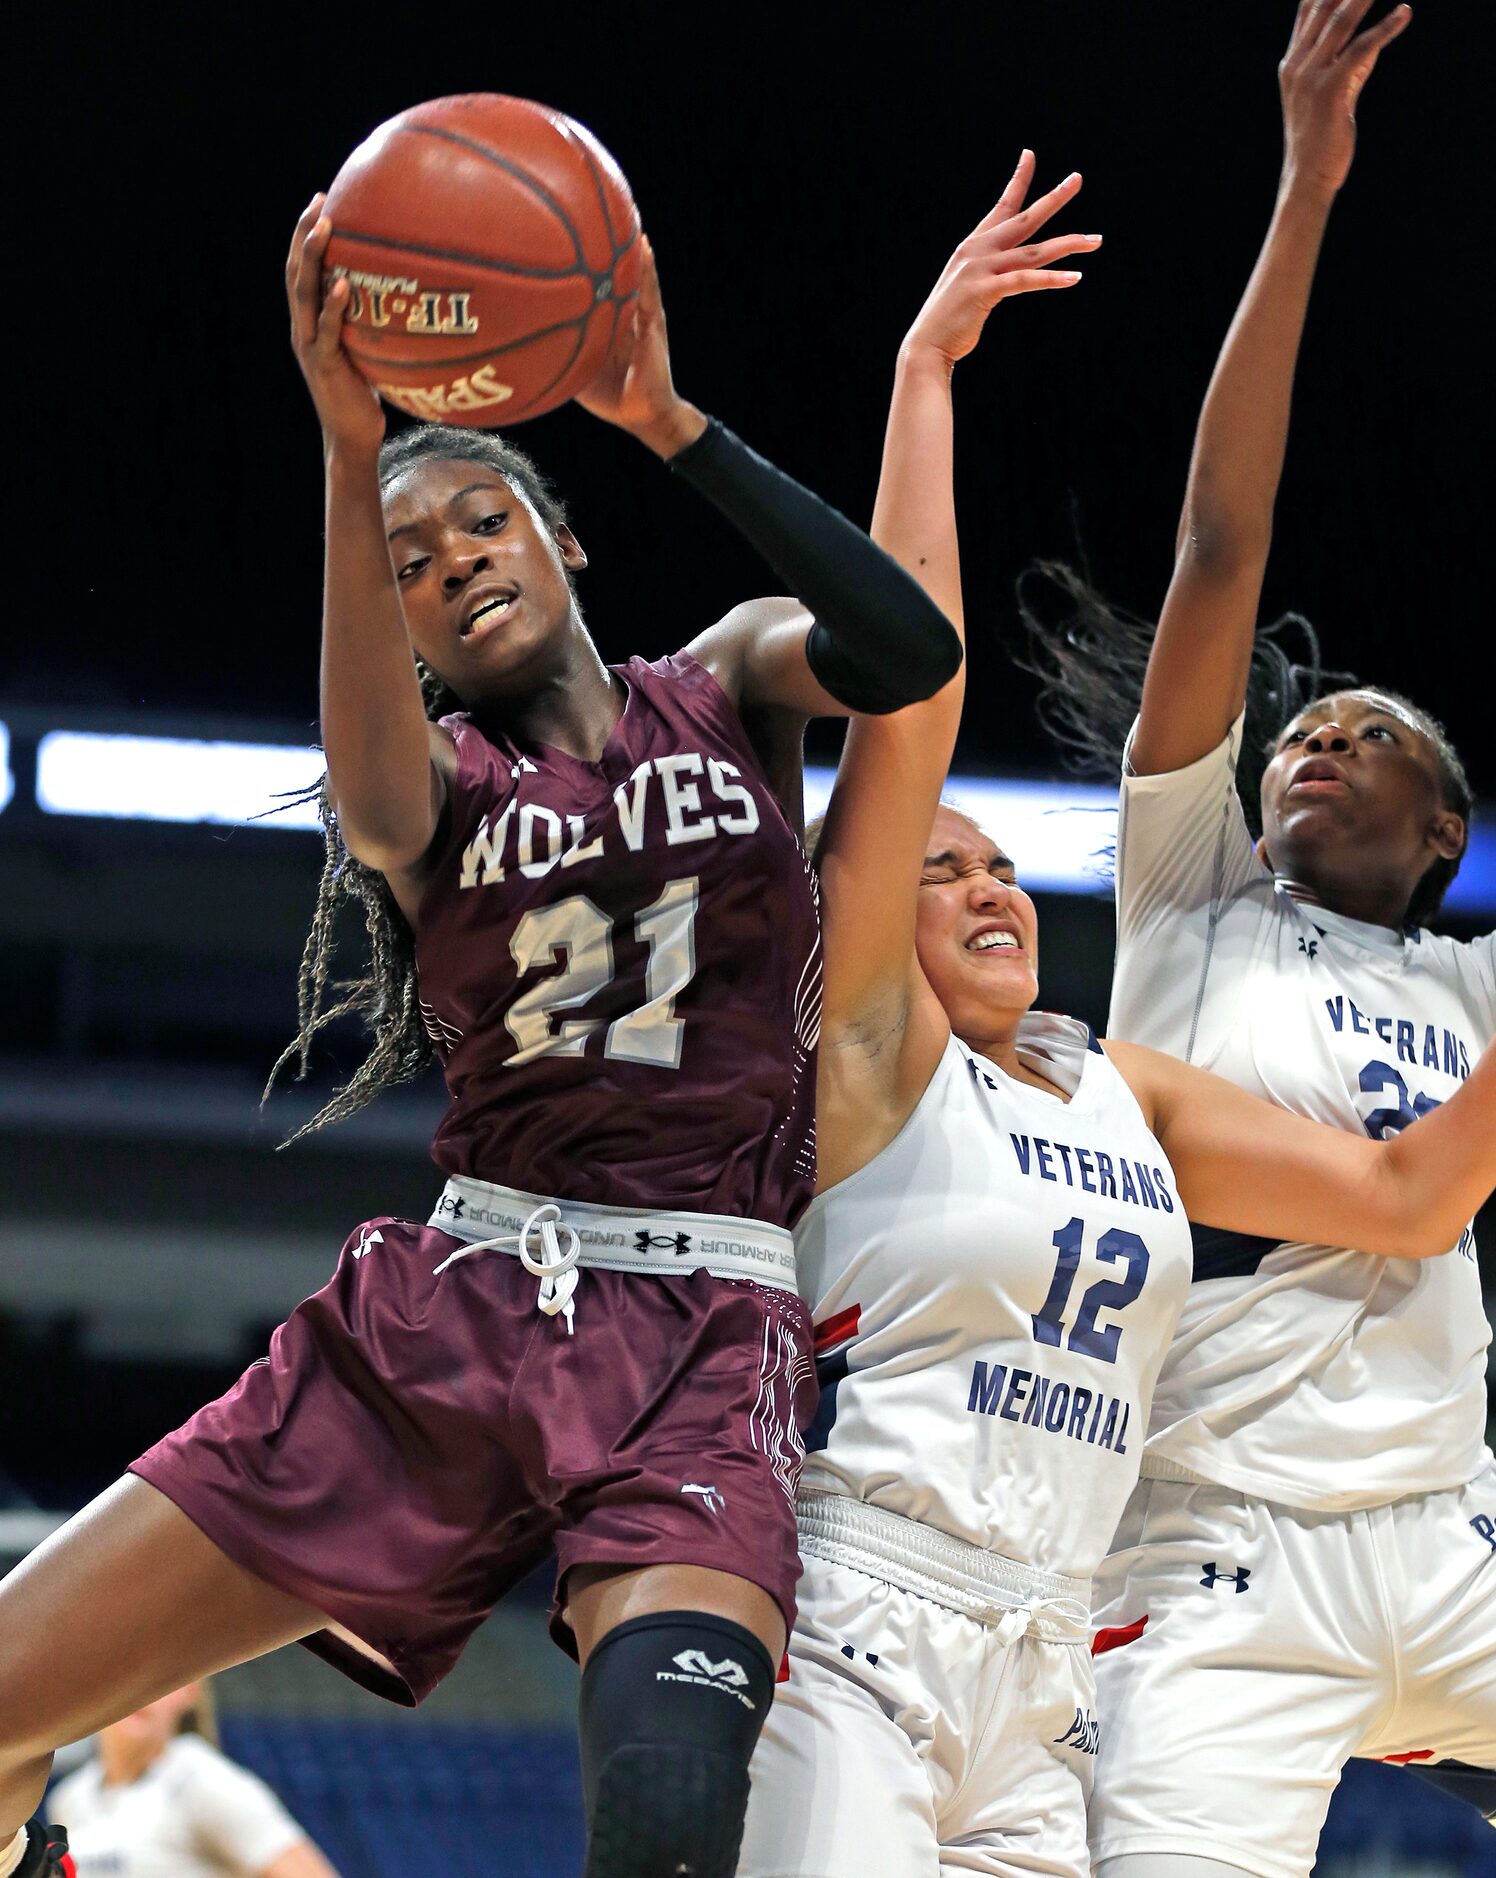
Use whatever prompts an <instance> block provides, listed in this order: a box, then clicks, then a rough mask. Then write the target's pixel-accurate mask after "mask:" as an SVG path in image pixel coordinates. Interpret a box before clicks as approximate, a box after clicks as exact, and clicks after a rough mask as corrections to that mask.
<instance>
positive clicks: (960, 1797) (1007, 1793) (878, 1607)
mask: <svg viewBox="0 0 1496 1878" xmlns="http://www.w3.org/2000/svg"><path fill="white" fill-rule="evenodd" d="M1093 1687H1094V1682H1093V1677H1092V1674H1091V1656H1090V1649H1089V1645H1088V1642H1084V1641H1083V1642H1072V1643H1051V1642H1047V1641H1043V1640H1041V1639H1040V1638H1039V1637H1038V1636H1036V1635H1034V1634H1033V1633H1032V1632H1030V1633H1029V1634H1028V1635H1024V1636H1019V1637H1018V1638H1017V1639H1016V1640H1015V1641H1013V1642H1010V1643H1007V1644H1004V1643H1002V1642H1001V1641H1000V1640H999V1638H998V1635H997V1633H996V1632H995V1631H994V1630H993V1629H992V1628H991V1627H990V1626H989V1625H986V1624H983V1623H982V1622H980V1621H979V1620H978V1619H976V1618H974V1617H968V1616H965V1615H963V1614H962V1613H960V1612H957V1611H952V1610H947V1609H946V1608H945V1607H944V1606H942V1605H940V1604H936V1603H933V1602H932V1601H931V1600H930V1599H928V1598H923V1597H917V1596H915V1595H914V1594H913V1593H912V1592H908V1591H901V1590H898V1589H897V1588H895V1587H894V1586H892V1585H889V1584H886V1583H884V1582H883V1581H882V1580H881V1579H878V1578H872V1577H869V1576H868V1575H867V1574H865V1573H863V1572H861V1571H857V1570H854V1569H853V1568H852V1567H850V1566H845V1565H833V1564H829V1563H827V1562H826V1561H824V1560H822V1559H817V1558H807V1559H806V1560H805V1566H804V1571H803V1573H802V1576H801V1579H800V1588H799V1616H798V1618H797V1620H796V1623H795V1631H794V1635H793V1637H792V1638H791V1640H790V1650H789V1680H788V1681H787V1682H782V1683H781V1684H780V1685H779V1687H778V1689H777V1690H776V1691H775V1696H774V1706H773V1708H772V1709H771V1711H770V1713H769V1719H768V1722H767V1723H766V1724H765V1727H764V1732H763V1734H762V1736H761V1737H760V1739H759V1743H758V1748H757V1750H756V1752H755V1754H754V1757H753V1764H752V1768H751V1774H752V1779H753V1790H752V1794H751V1796H750V1798H749V1802H748V1822H747V1826H746V1828H745V1831H744V1835H743V1851H742V1856H741V1859H740V1862H739V1865H738V1874H739V1878H937V1874H939V1873H943V1872H981V1873H986V1874H997V1875H1000V1878H1019V1875H1020V1874H1022V1878H1035V1875H1036V1874H1042V1875H1043V1878H1088V1874H1089V1873H1090V1869H1091V1862H1090V1855H1089V1853H1088V1852H1087V1850H1086V1797H1087V1794H1088V1792H1089V1790H1090V1785H1091V1769H1092V1766H1093V1764H1094V1758H1095V1749H1096V1723H1095V1701H1094V1696H1093Z"/></svg>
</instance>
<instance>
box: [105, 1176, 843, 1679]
mask: <svg viewBox="0 0 1496 1878" xmlns="http://www.w3.org/2000/svg"><path fill="white" fill-rule="evenodd" d="M538 1207H544V1212H545V1214H546V1215H547V1216H549V1217H550V1218H551V1220H552V1221H553V1224H552V1230H551V1232H550V1234H549V1235H548V1236H547V1235H543V1234H541V1233H540V1232H539V1231H538V1230H536V1229H535V1228H534V1227H533V1226H531V1227H530V1230H529V1233H528V1237H527V1240H526V1246H527V1252H528V1254H529V1264H528V1266H527V1265H526V1264H525V1263H522V1262H521V1259H520V1258H519V1257H518V1256H517V1255H516V1249H515V1240H514V1239H513V1238H510V1239H509V1242H508V1247H507V1249H506V1248H505V1246H504V1244H503V1242H502V1241H497V1242H496V1241H492V1240H489V1239H487V1238H484V1237H483V1235H484V1234H486V1233H489V1232H491V1231H492V1228H493V1226H494V1225H496V1224H500V1225H502V1224H504V1223H506V1222H508V1221H509V1220H511V1219H512V1220H514V1221H515V1222H516V1223H518V1224H519V1225H520V1226H521V1227H522V1228H524V1227H526V1226H528V1225H529V1222H530V1218H531V1216H532V1215H533V1210H534V1209H535V1208H538ZM557 1207H558V1208H559V1213H560V1219H559V1221H556V1220H555V1212H556V1208H553V1207H550V1206H547V1205H545V1203H543V1202H542V1201H541V1200H540V1199H538V1198H537V1197H536V1196H533V1195H523V1194H517V1193H511V1192H509V1191H508V1190H507V1189H502V1188H494V1187H488V1186H485V1185H483V1184H481V1183H479V1182H474V1181H452V1182H449V1183H448V1187H447V1191H446V1193H445V1194H444V1196H443V1200H442V1204H441V1207H440V1208H439V1209H438V1214H437V1215H434V1216H433V1219H435V1218H437V1217H440V1218H442V1219H444V1220H446V1221H447V1222H449V1223H450V1225H451V1226H452V1227H454V1228H455V1232H454V1231H451V1230H442V1229H439V1228H437V1227H436V1226H435V1225H434V1224H429V1225H427V1226H424V1227H422V1226H417V1225H414V1224H412V1223H411V1222H410V1221H408V1220H396V1219H375V1220H370V1221H369V1222H368V1223H367V1224H365V1225H363V1226H360V1227H359V1228H358V1229H357V1231H356V1232H354V1233H353V1235H352V1236H351V1237H350V1239H349V1240H348V1242H347V1244H346V1245H345V1246H344V1247H343V1252H342V1256H341V1258H340V1259H339V1261H338V1267H337V1270H336V1272H335V1274H334V1276H333V1278H332V1281H331V1283H330V1284H328V1285H327V1286H326V1287H325V1288H324V1289H323V1290H321V1291H319V1292H317V1293H316V1294H315V1295H314V1296H313V1297H310V1298H308V1299H307V1300H306V1302H305V1303H304V1304H301V1305H298V1306H297V1308H296V1309H295V1310H294V1311H293V1312H292V1313H291V1315H290V1317H289V1318H288V1319H287V1320H286V1322H285V1323H284V1324H282V1325H281V1327H280V1328H279V1329H278V1330H277V1331H276V1333H275V1335H274V1337H273V1338H272V1339H271V1344H270V1354H269V1355H268V1356H265V1357H261V1358H260V1359H259V1360H258V1361H256V1362H254V1363H252V1364H251V1365H250V1367H249V1368H248V1369H247V1370H246V1371H245V1372H244V1374H243V1376H241V1377H240V1379H239V1381H238V1382H237V1383H236V1384H235V1385H234V1387H233V1388H232V1389H230V1390H229V1392H228V1393H227V1395H224V1396H221V1397H220V1398H219V1400H218V1401H216V1402H212V1403H209V1405H208V1406H207V1407H206V1408H204V1409H202V1410H200V1411H199V1413H198V1414H196V1415H194V1416H193V1418H192V1419H191V1421H189V1422H187V1423H186V1424H185V1425H184V1426H183V1427H181V1428H179V1429H178V1430H177V1431H176V1433H175V1434H171V1435H168V1436H167V1437H166V1439H165V1440H164V1441H160V1442H158V1443H157V1444H156V1446H155V1447H153V1448H152V1449H150V1451H149V1452H148V1453H146V1454H144V1455H142V1456H141V1458H140V1459H139V1460H138V1461H136V1462H135V1464H134V1467H133V1469H132V1471H133V1472H134V1473H136V1474H138V1475H139V1476H140V1477H141V1478H142V1479H143V1480H146V1481H148V1482H149V1483H150V1484H151V1485H152V1486H153V1487H156V1488H157V1489H159V1491H160V1492H162V1493H164V1494H166V1495H167V1497H168V1498H169V1499H171V1500H172V1501H174V1502H175V1504H176V1505H177V1506H179V1507H180V1508H181V1510H182V1511H183V1512H184V1513H185V1514H186V1515H187V1516H188V1518H189V1519H191V1520H192V1521H193V1522H194V1524H196V1525H197V1526H199V1527H200V1528H201V1529H202V1530H203V1532H205V1533H206V1534H207V1535H208V1537H209V1538H210V1539H212V1540H213V1542H214V1543H215V1544H216V1545H218V1546H219V1547H220V1548H221V1549H222V1550H223V1551H224V1552H226V1553H227V1554H228V1555H229V1557H230V1558H232V1559H234V1560H235V1561H236V1562H237V1563H239V1564H240V1565H243V1566H244V1567H245V1568H246V1569H247V1570H249V1571H252V1572H254V1573H256V1574H257V1575H258V1576H259V1577H261V1578H264V1579H266V1580H268V1581H269V1582H270V1583H271V1584H274V1585H278V1586H279V1587H280V1588H281V1589H282V1590H284V1591H287V1592H289V1593H290V1594H291V1595H292V1596H293V1597H297V1598H300V1599H302V1600H303V1601H304V1602H306V1603H308V1604H310V1605H312V1606H313V1607H314V1608H315V1609H317V1610H319V1611H321V1612H323V1613H324V1614H325V1615H326V1616H327V1617H328V1618H329V1619H330V1620H332V1622H333V1623H334V1624H335V1625H337V1626H339V1627H340V1628H341V1629H342V1630H343V1631H345V1632H347V1633H348V1638H346V1639H345V1638H344V1637H340V1636H339V1635H338V1634H337V1632H335V1631H332V1630H327V1631H322V1632H319V1633H318V1634H317V1635H316V1636H315V1637H311V1638H308V1639H307V1642H308V1644H309V1646H310V1647H311V1648H313V1649H315V1650H316V1651H317V1652H318V1653H319V1654H320V1655H323V1656H325V1657H327V1658H328V1659H329V1660H330V1661H332V1662H334V1663H335V1664H336V1665H337V1666H338V1667H339V1668H340V1669H342V1670H343V1671H344V1672H345V1673H346V1674H348V1675H350V1676H352V1677H353V1678H354V1679H355V1680H356V1681H359V1682H362V1683H363V1684H364V1685H365V1686H366V1687H368V1688H371V1689H374V1690H376V1691H377V1692H378V1693H379V1694H381V1695H386V1696H389V1697H390V1698H391V1699H392V1700H395V1701H399V1702H405V1703H414V1702H418V1701H420V1700H421V1698H422V1697H423V1696H425V1695H427V1694H429V1693H430V1691H431V1690H432V1689H433V1688H434V1687H435V1686H436V1684H437V1683H438V1682H439V1681H440V1680H441V1678H442V1677H443V1676H444V1675H445V1674H446V1672H447V1671H448V1670H449V1669H450V1668H451V1667H452V1665H453V1663H455V1662H456V1660H457V1658H458V1656H459V1655H460V1653H461V1651H462V1647H463V1645H464V1643H465V1642H466V1641H467V1639H468V1637H469V1636H470V1635H471V1633H472V1632H473V1630H475V1629H476V1628H477V1626H478V1625H479V1624H480V1623H481V1622H482V1621H483V1619H484V1618H485V1617H486V1616H487V1615H488V1613H489V1611H490V1610H491V1609H492V1608H493V1606H494V1604H495V1603H496V1602H497V1601H498V1600H499V1599H500V1598H501V1597H502V1596H503V1595H504V1593H505V1592H506V1591H508V1590H509V1589H510V1588H511V1587H512V1586H513V1585H514V1584H515V1583H517V1581H518V1580H519V1579H521V1578H522V1577H524V1576H525V1575H526V1574H527V1573H528V1572H529V1571H530V1570H531V1569H532V1568H533V1567H534V1566H535V1565H536V1564H537V1563H539V1562H540V1561H541V1560H542V1559H544V1558H545V1557H546V1556H547V1555H548V1553H550V1552H551V1551H552V1550H554V1551H555V1553H556V1555H557V1560H558V1567H559V1570H558V1577H557V1603H556V1607H555V1608H554V1609H553V1611H552V1618H551V1625H552V1634H553V1635H554V1636H555V1638H556V1640H557V1642H558V1643H560V1644H561V1645H562V1647H563V1648H564V1649H567V1650H569V1651H570V1652H571V1653H572V1654H575V1650H576V1646H575V1642H574V1640H573V1638H572V1635H571V1631H570V1628H569V1627H568V1626H567V1625H566V1624H565V1622H564V1619H563V1618H562V1616H561V1614H560V1613H561V1611H562V1609H563V1608H564V1601H565V1577H566V1574H567V1572H569V1571H570V1570H571V1568H572V1567H573V1566H575V1565H604V1566H612V1567H617V1568H620V1569H632V1568H637V1567H640V1566H648V1565H662V1564H685V1565H705V1566H710V1567H712V1568H713V1569H715V1570H718V1571H725V1572H733V1573H736V1574H737V1575H738V1576H739V1577H741V1578H746V1579H748V1580H750V1581H751V1582H752V1583H754V1584H756V1585H759V1586H761V1587H762V1588H763V1589H764V1590H765V1591H767V1592H768V1593H769V1595H770V1596H771V1597H772V1598H773V1599H774V1600H775V1602H776V1603H777V1604H778V1605H779V1607H780V1609H781V1610H782V1611H783V1613H784V1618H785V1622H786V1624H787V1625H789V1626H791V1627H793V1623H794V1615H795V1597H794V1593H795V1582H796V1579H797V1577H798V1575H799V1569H800V1563H799V1557H798V1554H797V1550H796V1538H795V1514H794V1491H795V1485H796V1481H797V1478H798V1474H799V1469H800V1463H801V1461H802V1459H803V1457H804V1446H803V1443H802V1439H801V1431H802V1429H803V1428H804V1427H805V1426H806V1424H807V1423H808V1420H809V1417H810V1415H811V1413H812V1411H813V1408H814V1401H815V1384H814V1374H813V1369H812V1365H811V1359H810V1354H809V1351H810V1336H809V1326H808V1321H807V1318H806V1313H805V1308H804V1306H803V1305H802V1304H801V1302H800V1299H799V1298H798V1296H797V1295H796V1294H795V1292H794V1290H793V1289H792V1288H791V1286H790V1285H789V1284H788V1283H787V1282H786V1277H785V1272H784V1265H785V1261H786V1259H787V1258H788V1259H789V1260H790V1262H791V1266H792V1259H793V1254H792V1252H791V1251H790V1250H789V1235H788V1234H787V1233H784V1232H783V1231H781V1230H780V1229H778V1228H775V1227H769V1226H763V1225H761V1224H759V1223H757V1222H754V1221H745V1220H723V1219H714V1218H709V1217H707V1216H704V1215H699V1214H684V1215H681V1214H670V1215H659V1216H643V1217H638V1216H635V1215H633V1214H632V1213H626V1212H624V1211H623V1210H622V1209H613V1208H603V1207H578V1206H573V1205H571V1204H570V1203H568V1202H565V1201H562V1202H559V1203H557ZM474 1213H476V1214H479V1215H481V1217H480V1218H477V1219H475V1218H473V1217H471V1215H472V1214H474ZM573 1233H575V1235H576V1236H575V1237H573V1236H572V1234H573ZM463 1235H466V1237H464V1236H463ZM475 1239H476V1240H477V1241H478V1243H477V1244H476V1245H475V1244H472V1243H471V1241H473V1240H475ZM558 1245H559V1247H560V1249H561V1251H562V1253H563V1254H566V1255H567V1257H566V1258H563V1260H562V1263H567V1262H568V1261H569V1260H570V1259H572V1258H574V1257H575V1255H578V1254H579V1258H575V1262H572V1263H571V1264H570V1269H569V1270H567V1271H565V1272H564V1273H562V1274H561V1275H560V1276H559V1277H557V1276H555V1275H552V1276H546V1275H545V1272H544V1270H537V1267H542V1268H544V1267H549V1266H554V1265H556V1263H557V1248H558ZM437 1267H441V1268H442V1269H441V1270H440V1271H439V1272H438V1270H437ZM748 1270H757V1271H760V1272H764V1273H766V1274H767V1281H765V1279H764V1278H760V1277H749V1276H744V1275H740V1274H742V1273H744V1272H746V1271H748ZM724 1274H727V1275H724ZM573 1283H574V1284H575V1291H574V1294H572V1293H571V1292H570V1286H571V1284H573ZM562 1292H565V1293H567V1296H566V1297H565V1300H564V1302H565V1306H566V1309H565V1311H564V1312H563V1310H562V1308H561V1305H560V1303H558V1294H560V1293H562ZM546 1294H548V1295H549V1302H548V1303H545V1304H541V1299H542V1296H543V1295H546ZM548 1312H550V1313H553V1314H547V1313H548ZM349 1639H353V1640H356V1644H355V1642H353V1641H350V1640H349ZM358 1645H361V1646H362V1648H360V1647H357V1646H358ZM370 1652H372V1653H373V1655H372V1656H371V1655H370ZM375 1658H377V1659H380V1660H377V1661H376V1660H375Z"/></svg>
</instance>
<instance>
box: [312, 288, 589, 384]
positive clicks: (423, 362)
mask: <svg viewBox="0 0 1496 1878" xmlns="http://www.w3.org/2000/svg"><path fill="white" fill-rule="evenodd" d="M596 310H597V309H596V308H595V307H588V309H587V311H586V312H585V313H578V314H574V315H573V316H572V318H571V319H569V320H557V322H556V323H555V325H554V326H537V327H536V329H535V331H534V332H533V333H525V334H524V335H523V336H522V337H521V338H519V339H507V340H505V342H504V344H503V345H501V346H485V347H484V348H483V350H482V351H481V352H459V353H457V354H456V355H455V356H454V357H452V358H450V359H434V358H432V357H431V356H430V354H429V353H428V354H427V356H426V357H425V358H424V359H387V358H385V357H383V355H382V354H380V353H378V352H365V351H362V350H361V349H360V348H359V347H358V346H356V345H350V344H349V343H348V341H349V334H350V332H351V333H354V334H356V333H357V331H358V328H357V327H356V326H355V327H351V328H350V327H348V326H345V327H344V328H343V349H344V351H345V352H347V353H348V354H349V355H350V356H351V357H352V358H354V359H356V360H357V361H358V363H359V364H360V365H369V366H373V367H375V368H376V369H378V370H381V371H391V372H430V371H443V372H444V371H446V369H447V367H448V366H449V365H481V364H482V363H483V361H484V360H486V359H497V358H499V357H501V356H502V355H503V354H504V353H506V352H517V351H518V350H519V348H520V347H521V346H528V345H529V344H531V342H532V341H534V340H536V339H549V338H550V337H551V336H552V335H553V334H555V333H564V332H569V331H570V330H571V328H572V327H573V326H577V327H585V326H586V324H587V322H588V320H590V319H591V318H592V315H593V314H594V313H595V312H596ZM578 350H580V346H579V347H578ZM573 357H575V354H573ZM401 389H402V390H405V391H416V390H419V389H420V387H419V386H417V385H405V386H402V387H401Z"/></svg>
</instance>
